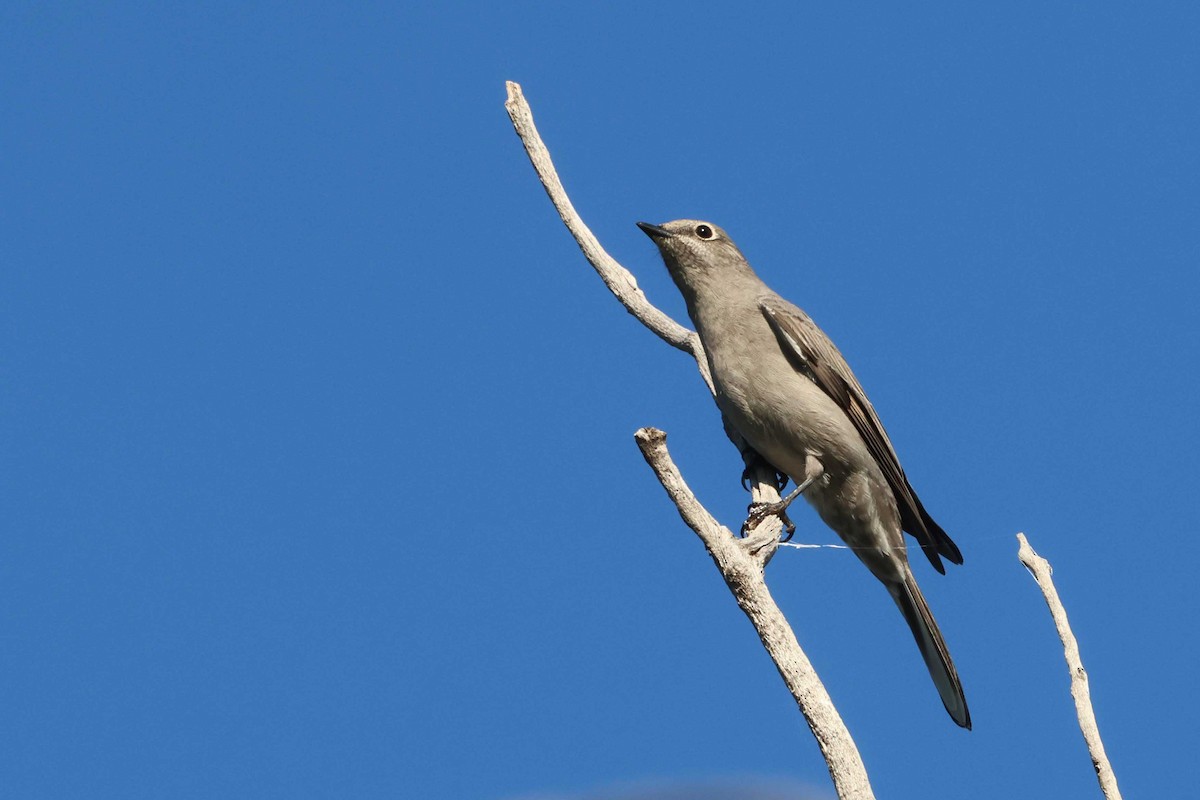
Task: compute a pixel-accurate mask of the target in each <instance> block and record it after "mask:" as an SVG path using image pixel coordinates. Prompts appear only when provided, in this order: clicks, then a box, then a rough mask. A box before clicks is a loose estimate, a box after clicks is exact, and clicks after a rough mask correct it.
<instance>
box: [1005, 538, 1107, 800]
mask: <svg viewBox="0 0 1200 800" xmlns="http://www.w3.org/2000/svg"><path fill="white" fill-rule="evenodd" d="M1017 541H1018V542H1020V543H1021V546H1020V548H1019V549H1018V550H1017V557H1018V558H1020V559H1021V563H1022V564H1024V565H1025V569H1027V570H1029V574H1031V575H1032V576H1033V579H1034V580H1035V581H1037V585H1038V588H1040V589H1041V590H1042V596H1043V597H1045V598H1046V605H1047V606H1048V607H1049V609H1050V616H1051V617H1052V618H1053V619H1054V627H1055V628H1057V629H1058V638H1059V639H1061V640H1062V643H1063V651H1064V656H1065V657H1066V660H1067V669H1069V670H1070V672H1071V697H1073V698H1075V715H1076V716H1077V717H1079V730H1081V731H1082V732H1083V740H1084V741H1085V742H1087V747H1088V752H1089V753H1090V754H1091V756H1092V767H1093V768H1094V769H1095V770H1096V778H1097V779H1098V780H1099V781H1100V790H1101V791H1103V792H1104V797H1105V798H1106V800H1121V790H1120V789H1118V788H1117V776H1116V774H1114V773H1113V770H1112V765H1111V764H1109V762H1108V756H1107V755H1105V753H1104V742H1102V741H1100V728H1099V726H1098V725H1097V724H1096V715H1095V713H1094V712H1093V711H1092V694H1091V691H1090V689H1089V688H1088V676H1087V672H1086V671H1085V670H1084V668H1083V661H1082V660H1081V659H1080V657H1079V643H1078V642H1077V641H1075V634H1074V633H1072V632H1071V624H1070V623H1069V622H1067V611H1066V609H1065V608H1063V604H1062V601H1061V600H1059V599H1058V590H1057V589H1055V588H1054V581H1053V580H1052V579H1051V578H1050V576H1051V574H1053V572H1054V570H1053V569H1052V568H1051V567H1050V562H1048V561H1047V560H1046V559H1044V558H1042V557H1041V556H1039V555H1038V554H1037V553H1035V552H1034V550H1033V548H1032V547H1030V546H1029V540H1027V539H1026V538H1025V534H1023V533H1018V534H1017Z"/></svg>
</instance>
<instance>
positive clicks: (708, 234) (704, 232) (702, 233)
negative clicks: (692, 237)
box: [696, 225, 716, 239]
mask: <svg viewBox="0 0 1200 800" xmlns="http://www.w3.org/2000/svg"><path fill="white" fill-rule="evenodd" d="M696 235H697V236H699V237H700V238H701V239H712V238H714V237H715V236H716V234H715V233H713V229H712V228H710V227H708V226H707V225H697V226H696Z"/></svg>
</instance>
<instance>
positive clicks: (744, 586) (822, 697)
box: [505, 81, 874, 800]
mask: <svg viewBox="0 0 1200 800" xmlns="http://www.w3.org/2000/svg"><path fill="white" fill-rule="evenodd" d="M507 85H508V101H507V102H506V103H505V109H507V111H508V115H509V118H510V119H511V120H512V123H513V128H514V129H515V130H516V132H517V135H518V136H519V137H520V138H521V142H522V143H523V144H524V146H525V152H526V153H527V154H528V155H529V160H530V161H531V162H532V163H533V168H534V169H535V170H536V171H537V174H538V177H539V178H540V179H541V181H542V186H543V187H545V189H546V194H547V195H549V197H550V200H551V202H553V203H554V207H555V208H556V209H558V213H559V216H560V217H562V221H563V223H564V224H565V225H566V226H567V229H568V230H570V232H571V235H572V236H574V237H575V241H576V242H577V243H578V244H579V249H580V250H582V251H583V254H584V256H586V257H587V260H588V261H589V262H591V264H592V267H593V268H594V269H595V270H596V272H597V273H598V274H599V275H600V277H601V278H602V279H603V280H604V283H605V285H607V286H608V288H609V290H610V291H612V293H613V294H614V295H615V296H616V298H617V299H618V300H620V301H621V304H622V305H624V306H625V308H626V310H628V311H629V313H630V314H632V315H633V316H635V317H636V318H637V319H638V320H639V321H640V322H641V323H642V324H643V325H645V326H646V327H647V328H649V329H650V330H651V331H652V332H654V334H655V335H657V336H658V337H659V338H661V339H662V340H663V341H665V342H666V343H667V344H669V345H671V346H672V347H676V348H678V349H680V350H683V351H684V352H686V353H688V354H690V355H691V356H692V357H693V358H694V359H695V361H696V367H697V368H698V369H699V370H700V375H701V377H703V378H704V382H705V384H707V386H708V388H709V391H710V392H712V391H713V382H712V375H711V374H710V372H709V368H708V358H707V356H706V355H705V352H704V348H703V346H702V345H701V344H700V337H699V336H697V335H696V334H695V333H694V332H692V331H690V330H688V329H687V328H685V327H683V326H682V325H680V324H679V323H677V322H675V321H674V320H673V319H671V318H670V317H669V316H667V315H666V314H664V313H663V312H662V311H660V310H659V309H657V308H655V307H654V306H653V305H651V304H650V301H649V300H647V299H646V296H645V294H644V293H643V292H642V291H641V289H639V288H638V285H637V281H636V280H635V279H634V277H633V275H632V274H631V273H630V272H629V270H627V269H625V268H624V267H623V266H621V265H620V264H618V263H617V262H616V260H614V259H613V258H612V257H611V256H609V255H608V253H606V252H605V251H604V248H602V247H601V246H600V243H599V242H598V241H597V240H596V237H595V236H594V235H593V234H592V232H591V231H590V230H589V229H588V227H587V226H586V225H584V223H583V220H582V219H580V217H579V215H578V214H577V213H576V211H575V208H574V206H572V204H571V201H570V199H569V198H568V197H567V193H566V190H564V189H563V186H562V181H561V180H559V177H558V173H557V172H556V171H555V169H554V164H553V163H552V162H551V160H550V153H549V151H548V150H547V149H546V146H545V144H543V143H542V140H541V137H540V136H539V135H538V132H537V128H536V127H535V126H534V124H533V112H532V111H531V110H530V108H529V104H528V103H526V102H525V98H524V96H523V95H522V93H521V87H520V86H519V85H518V84H516V83H513V82H512V81H509V82H508V84H507ZM725 429H726V433H727V434H728V435H729V437H730V439H731V440H733V442H734V444H735V445H736V446H737V447H738V450H739V451H740V452H742V454H743V457H744V458H745V459H746V465H747V468H748V470H749V476H750V478H751V480H752V482H753V489H752V493H753V498H754V500H755V501H758V502H773V501H775V500H778V499H779V492H778V488H777V487H776V485H775V473H774V470H772V469H771V468H770V467H768V466H767V465H766V464H765V463H763V462H762V461H761V460H759V459H754V458H752V457H751V451H750V450H749V449H748V448H747V447H746V444H745V442H743V441H741V439H740V437H739V436H737V434H736V432H735V431H733V429H732V427H730V426H729V425H728V424H726V426H725ZM636 439H637V443H638V447H639V448H640V449H641V451H642V455H643V456H644V457H645V458H646V462H647V463H648V464H649V465H650V466H651V468H652V469H653V470H654V472H655V474H656V475H657V476H658V479H659V481H660V482H661V483H662V485H663V488H664V489H666V491H667V494H668V495H669V496H670V498H671V500H672V502H674V503H675V507H676V508H677V509H678V510H679V514H680V516H681V517H683V520H684V522H686V523H687V524H688V526H689V527H690V528H692V530H694V531H695V532H696V534H697V535H698V536H699V537H700V539H701V541H703V542H704V546H705V547H706V548H707V550H708V552H709V554H710V555H711V556H712V558H713V561H714V562H715V563H716V565H717V569H719V570H720V572H721V575H722V577H724V579H725V582H726V584H728V586H729V589H730V591H731V592H733V595H734V598H735V599H736V600H737V603H738V606H740V607H741V609H742V611H744V612H745V614H746V616H747V617H749V618H750V621H751V623H753V625H754V628H755V630H757V631H758V635H759V638H760V639H762V643H763V646H764V647H766V648H767V652H768V653H770V655H771V658H772V660H774V662H775V666H776V668H777V669H778V670H779V674H780V675H781V676H782V677H783V680H784V683H786V684H787V687H788V690H789V691H791V693H792V696H793V697H794V698H795V699H796V703H797V705H798V706H799V707H800V711H801V713H802V714H804V718H805V719H806V720H807V721H808V725H809V728H811V729H812V732H813V735H814V736H815V737H816V739H817V744H818V746H819V747H820V749H821V754H822V755H823V756H824V757H825V762H826V764H827V765H828V767H829V774H830V776H831V777H832V778H833V782H834V786H835V788H836V789H837V793H838V797H839V798H841V800H874V794H873V793H872V791H871V784H870V782H869V780H868V779H867V773H866V768H865V767H864V766H863V763H862V758H861V756H860V755H859V753H858V748H857V747H855V745H854V740H853V739H851V738H850V733H849V731H848V730H847V729H846V726H845V724H844V723H843V722H842V720H841V717H839V716H838V714H837V710H836V709H835V708H834V706H833V701H832V700H830V698H829V694H828V693H827V692H826V691H825V687H824V686H823V685H822V684H821V681H820V679H819V678H818V677H817V674H816V672H815V671H814V670H813V668H812V664H811V663H810V662H809V661H808V657H807V656H805V654H804V651H803V650H801V649H800V644H799V642H797V641H796V636H795V634H794V633H793V632H792V629H791V627H790V626H789V625H788V623H787V619H786V618H785V617H784V616H783V612H781V611H780V610H779V607H778V606H777V605H776V604H775V601H774V600H773V599H772V598H771V594H770V592H768V591H767V586H766V583H765V581H764V580H763V569H764V567H765V565H766V563H767V562H768V561H769V560H770V559H771V557H772V556H773V555H774V554H775V552H776V551H777V549H778V547H779V534H780V532H781V529H782V523H781V522H780V520H779V519H777V518H769V519H768V520H766V521H764V523H763V524H761V525H759V526H758V527H757V528H756V529H755V531H754V534H753V535H752V536H749V537H747V538H745V539H738V538H737V537H735V536H734V535H733V534H732V533H731V532H730V531H729V529H727V528H725V527H723V526H721V524H720V523H718V522H717V521H716V519H714V518H713V516H712V515H711V514H710V513H709V512H708V511H707V510H706V509H705V508H704V506H702V505H701V504H700V502H699V501H698V500H697V499H696V497H695V496H694V495H693V494H692V492H691V490H690V489H688V486H687V484H686V483H685V482H684V480H683V476H682V475H680V474H679V470H678V469H676V467H675V465H674V464H673V463H672V462H671V458H670V455H669V454H668V453H667V447H666V434H665V433H663V432H662V431H659V430H655V429H653V428H642V429H641V430H639V431H638V432H637V434H636Z"/></svg>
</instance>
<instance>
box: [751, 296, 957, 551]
mask: <svg viewBox="0 0 1200 800" xmlns="http://www.w3.org/2000/svg"><path fill="white" fill-rule="evenodd" d="M759 309H760V310H761V311H762V313H763V316H764V317H766V319H767V323H768V324H770V326H771V329H772V330H773V331H774V332H775V337H776V339H778V340H779V346H780V347H781V348H782V349H783V351H784V353H785V354H786V355H787V357H788V360H789V361H791V363H792V366H794V367H795V368H796V370H797V371H799V372H801V373H803V374H804V375H807V376H808V377H809V378H811V379H812V381H813V383H815V384H816V385H817V386H819V387H820V388H821V390H822V391H823V392H825V394H827V395H829V397H830V399H832V400H833V402H835V403H836V404H837V405H838V407H839V408H841V409H842V411H844V412H845V413H846V416H847V417H849V418H850V421H851V422H852V423H853V424H854V428H855V430H857V431H858V434H859V435H860V436H861V437H862V439H863V441H864V442H865V443H866V445H867V450H869V451H870V453H871V455H872V456H873V457H874V458H875V462H876V463H877V464H878V465H879V469H880V470H881V471H882V472H883V477H884V478H885V479H886V480H887V482H888V485H889V486H890V487H891V489H892V494H893V495H894V496H895V498H896V505H897V507H898V510H899V512H900V523H901V527H902V528H903V529H904V530H906V531H908V532H909V533H911V534H912V535H913V536H914V537H915V538H916V540H917V542H919V543H920V545H921V549H922V550H923V551H924V552H925V555H926V556H927V557H928V558H929V561H930V563H931V564H933V566H934V568H935V569H936V570H937V571H938V572H942V573H944V572H945V571H946V570H945V567H943V566H942V562H941V559H940V558H939V557H938V556H939V554H941V555H942V556H945V557H946V558H948V559H949V560H950V561H952V562H953V563H955V564H961V563H962V553H961V552H959V549H958V547H957V546H956V545H955V544H954V542H953V541H951V540H950V537H949V536H948V535H946V532H945V531H943V530H942V529H941V527H940V526H939V525H938V524H937V523H936V522H934V521H933V519H931V518H930V516H929V514H928V512H926V511H925V507H924V506H922V505H921V501H920V500H919V499H918V498H917V493H916V492H915V491H913V488H912V486H911V485H910V484H909V482H908V478H907V477H906V476H905V474H904V470H903V468H901V466H900V459H899V458H898V457H897V456H896V450H895V448H893V447H892V442H891V440H890V439H888V435H887V432H886V431H884V429H883V424H882V423H880V421H879V415H878V414H876V413H875V408H874V407H873V406H872V405H871V401H870V400H868V399H867V393H866V392H864V391H863V388H862V386H860V385H859V383H858V379H857V378H855V377H854V373H853V372H851V371H850V365H849V364H847V363H846V359H845V358H843V357H842V354H841V353H840V352H838V349H837V347H836V346H834V344H833V342H831V341H830V340H829V337H828V336H826V335H825V334H824V333H822V332H821V329H820V328H818V327H817V325H816V323H815V322H813V321H812V320H811V319H809V317H808V315H807V314H805V313H804V312H803V311H801V310H800V309H799V308H797V307H796V306H794V305H792V304H791V303H788V302H787V301H785V300H783V299H781V298H779V297H778V296H771V297H764V298H762V299H761V300H760V301H759Z"/></svg>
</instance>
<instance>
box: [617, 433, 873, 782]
mask: <svg viewBox="0 0 1200 800" xmlns="http://www.w3.org/2000/svg"><path fill="white" fill-rule="evenodd" d="M634 439H635V440H636V441H637V444H638V448H639V449H640V450H641V451H642V456H643V457H644V458H645V459H646V463H647V464H649V465H650V468H651V469H653V470H654V474H655V475H656V476H658V480H659V482H660V483H661V484H662V486H663V488H664V489H666V491H667V495H668V496H669V497H670V498H671V501H672V502H673V503H674V504H675V507H676V508H677V509H678V510H679V516H681V517H683V521H684V522H686V523H687V525H688V527H689V528H691V529H692V530H693V531H695V532H696V535H697V536H699V537H700V540H701V541H702V542H704V547H705V548H706V549H707V550H708V554H709V555H710V556H712V560H713V563H715V564H716V565H717V569H718V570H720V572H721V577H723V578H724V579H725V583H726V584H727V585H728V586H729V590H730V591H731V592H733V596H734V598H736V599H737V604H738V606H739V607H741V609H742V611H743V612H745V614H746V616H747V617H749V618H750V622H751V623H753V625H754V629H755V630H756V631H758V636H759V638H760V639H761V640H762V643H763V647H765V648H767V652H768V653H770V654H771V660H773V661H774V662H775V667H776V669H778V670H779V675H780V676H781V677H782V678H783V682H784V683H785V684H787V687H788V691H790V692H791V693H792V697H793V698H795V700H796V705H797V706H799V708H800V713H802V714H803V715H804V718H805V719H806V720H807V721H808V726H809V727H810V728H811V729H812V732H813V735H814V736H815V737H816V739H817V745H818V746H819V747H820V748H821V754H822V755H823V756H824V757H825V763H826V764H828V766H829V775H830V777H831V778H833V783H834V787H835V789H836V790H837V794H838V797H839V798H841V800H850V799H851V798H853V799H854V800H874V797H875V795H874V793H873V792H872V790H871V782H870V780H869V779H868V777H867V770H866V767H865V766H863V762H862V758H861V757H860V756H859V754H858V748H857V747H855V745H854V740H853V739H852V738H851V737H850V731H848V730H847V729H846V725H845V723H844V722H842V718H841V717H840V716H838V713H837V709H836V708H834V705H833V701H832V700H831V699H830V697H829V693H828V692H826V691H825V687H824V686H823V685H822V684H821V679H820V678H819V677H817V673H816V671H815V670H814V669H813V667H812V664H811V663H810V662H809V660H808V657H807V656H806V655H805V654H804V651H803V650H802V649H801V648H800V643H799V642H798V641H796V635H795V634H794V633H793V632H792V629H791V626H789V625H788V622H787V618H786V617H784V615H783V612H782V611H780V610H779V606H778V605H776V603H775V599H774V598H773V597H771V593H770V591H768V589H767V584H766V581H765V580H764V579H763V567H764V566H765V564H766V562H767V560H768V559H769V558H770V556H771V554H772V553H774V551H775V548H776V547H777V546H778V543H779V530H778V526H776V528H775V529H774V530H773V531H770V532H758V531H756V532H755V533H754V535H753V536H750V537H748V538H746V539H737V538H735V537H734V535H733V533H732V532H730V530H729V529H728V528H725V527H723V526H722V525H721V524H720V523H719V522H717V520H716V519H714V518H713V516H712V515H711V514H709V513H708V511H707V510H705V508H704V506H703V505H701V504H700V501H699V500H697V499H696V497H695V495H693V494H692V491H691V489H689V488H688V485H687V483H686V482H685V481H684V479H683V476H682V475H681V474H680V473H679V469H678V468H677V467H676V466H675V463H674V462H673V461H672V460H671V454H670V453H669V452H668V451H667V435H666V434H665V433H664V432H662V431H660V430H658V429H656V428H642V429H641V430H639V431H638V432H637V433H636V434H634Z"/></svg>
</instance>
